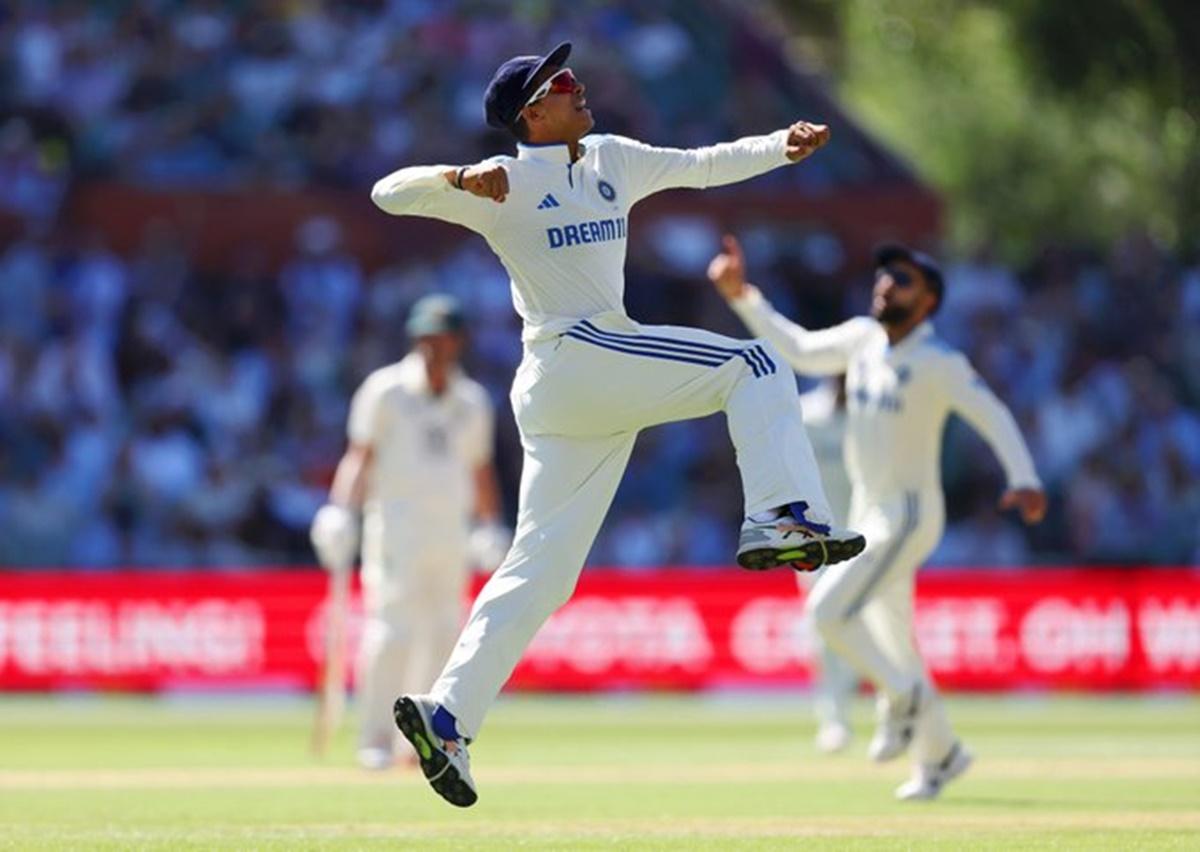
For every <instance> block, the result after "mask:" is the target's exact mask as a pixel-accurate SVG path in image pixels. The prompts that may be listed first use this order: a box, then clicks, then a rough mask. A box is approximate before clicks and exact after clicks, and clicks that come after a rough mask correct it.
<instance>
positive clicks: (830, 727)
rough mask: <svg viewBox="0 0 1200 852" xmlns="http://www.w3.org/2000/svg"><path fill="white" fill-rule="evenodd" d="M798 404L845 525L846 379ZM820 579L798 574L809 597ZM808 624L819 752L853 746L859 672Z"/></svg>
mask: <svg viewBox="0 0 1200 852" xmlns="http://www.w3.org/2000/svg"><path fill="white" fill-rule="evenodd" d="M800 407H801V408H802V409H803V410H804V428H805V429H806V430H807V431H808V437H809V440H811V441H812V447H813V453H814V454H815V455H816V457H817V468H818V469H819V470H820V471H821V481H822V482H823V483H824V484H825V496H827V497H828V498H829V508H830V509H831V510H832V511H833V520H834V523H836V524H838V525H840V526H846V525H847V524H848V520H847V519H848V518H849V516H850V477H849V476H847V474H846V463H845V461H844V456H845V453H844V450H843V447H844V444H845V440H846V377H845V376H836V377H833V378H827V379H825V380H823V381H822V382H821V383H820V384H818V385H817V386H816V387H815V388H813V389H812V390H810V391H806V392H805V393H802V394H800ZM818 577H820V574H819V573H816V572H812V571H799V572H797V573H796V581H797V582H798V583H799V584H800V588H801V589H803V590H804V593H805V597H807V596H808V594H809V593H810V592H811V591H812V587H813V584H814V583H815V582H816V581H817V578H818ZM806 622H807V624H808V627H809V633H810V639H811V641H812V648H813V659H814V661H815V663H816V665H815V667H814V669H813V713H814V715H815V716H816V718H817V732H816V736H815V738H814V742H815V745H816V747H817V751H821V752H824V753H826V754H833V753H835V752H839V751H842V750H843V749H845V748H846V747H847V746H848V745H850V741H851V740H852V739H853V737H854V735H853V731H852V730H851V728H850V710H851V705H852V703H853V700H854V694H855V691H856V690H857V689H858V681H859V677H858V672H856V671H855V670H854V667H853V666H851V665H850V664H849V663H847V662H846V661H845V660H843V659H842V658H841V657H839V656H838V655H837V654H836V653H835V652H834V650H833V649H832V648H830V647H829V644H828V643H827V642H825V640H824V639H822V638H821V631H819V630H817V629H816V625H814V624H813V623H812V622H811V621H807V620H806Z"/></svg>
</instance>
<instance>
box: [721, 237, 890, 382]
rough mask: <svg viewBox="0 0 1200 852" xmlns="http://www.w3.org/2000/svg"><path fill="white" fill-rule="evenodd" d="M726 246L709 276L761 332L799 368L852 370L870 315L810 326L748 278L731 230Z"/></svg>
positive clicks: (752, 328)
mask: <svg viewBox="0 0 1200 852" xmlns="http://www.w3.org/2000/svg"><path fill="white" fill-rule="evenodd" d="M723 246H724V250H723V251H722V252H721V253H720V254H718V255H717V256H716V257H714V258H713V259H712V262H711V263H710V264H709V265H708V277H709V280H710V281H712V282H713V284H714V285H715V286H716V288H717V292H719V293H720V294H721V295H722V296H723V297H724V298H725V300H726V301H727V302H728V303H729V306H730V307H731V308H732V309H733V311H734V313H736V314H737V315H738V316H739V317H741V318H742V322H744V323H745V324H746V327H747V328H749V329H750V331H751V333H753V334H754V335H755V336H756V337H762V338H765V339H766V340H768V341H770V342H771V343H772V344H773V345H774V346H775V348H776V349H778V350H779V352H780V354H781V355H783V357H784V358H786V359H787V361H788V363H789V364H791V365H792V369H794V370H796V372H798V373H805V374H808V375H814V376H833V375H838V374H840V373H844V372H846V368H847V366H848V365H849V363H850V358H851V356H852V355H853V354H854V351H855V350H856V349H857V348H858V347H859V346H861V345H862V342H863V340H864V339H865V336H866V335H867V334H869V333H870V331H871V326H870V321H869V320H850V321H849V322H844V323H842V324H841V325H835V326H833V327H832V328H826V329H822V330H821V331H809V330H808V329H806V328H804V327H803V326H801V325H799V324H798V323H794V322H792V321H791V320H789V319H787V318H786V317H784V316H783V315H782V314H780V313H779V312H778V311H776V310H775V309H774V308H773V307H771V303H770V302H768V301H767V300H766V299H765V298H763V295H762V293H760V292H759V290H758V288H757V287H755V286H754V285H753V284H750V283H749V282H748V281H746V260H745V257H744V256H743V254H742V247H741V245H740V244H739V243H738V241H737V239H736V238H734V237H733V236H732V235H729V234H727V235H726V236H725V238H724V241H723Z"/></svg>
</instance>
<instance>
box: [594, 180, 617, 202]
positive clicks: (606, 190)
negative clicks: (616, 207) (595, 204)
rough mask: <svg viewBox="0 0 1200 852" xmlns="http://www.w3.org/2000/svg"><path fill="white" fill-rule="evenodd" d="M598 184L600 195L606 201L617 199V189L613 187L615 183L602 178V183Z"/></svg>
mask: <svg viewBox="0 0 1200 852" xmlns="http://www.w3.org/2000/svg"><path fill="white" fill-rule="evenodd" d="M596 186H597V189H599V190H600V197H601V198H603V199H604V200H605V201H614V200H615V199H616V197H617V191H616V190H615V189H613V185H612V184H611V183H609V182H608V181H606V180H604V179H603V178H601V179H600V183H598V184H597V185H596Z"/></svg>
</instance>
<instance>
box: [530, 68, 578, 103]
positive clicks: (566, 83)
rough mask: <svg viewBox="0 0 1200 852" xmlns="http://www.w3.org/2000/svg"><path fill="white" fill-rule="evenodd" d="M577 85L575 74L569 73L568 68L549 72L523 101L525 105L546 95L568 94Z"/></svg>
mask: <svg viewBox="0 0 1200 852" xmlns="http://www.w3.org/2000/svg"><path fill="white" fill-rule="evenodd" d="M578 87H579V81H578V80H576V79H575V75H574V74H572V73H571V69H570V68H563V69H562V70H561V71H557V72H555V73H554V74H551V75H550V76H549V77H547V78H546V79H545V81H543V82H542V85H540V86H538V87H537V89H536V90H535V91H534V93H533V94H532V95H530V96H529V100H527V101H525V106H529V105H530V104H534V103H537V102H538V101H540V100H541V99H542V98H544V97H546V95H570V94H572V93H574V91H575V89H576V88H578Z"/></svg>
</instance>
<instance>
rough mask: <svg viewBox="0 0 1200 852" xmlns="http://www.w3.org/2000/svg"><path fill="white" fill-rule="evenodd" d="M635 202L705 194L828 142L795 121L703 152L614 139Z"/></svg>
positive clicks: (823, 133) (814, 127)
mask: <svg viewBox="0 0 1200 852" xmlns="http://www.w3.org/2000/svg"><path fill="white" fill-rule="evenodd" d="M617 138H618V141H619V144H620V145H621V147H622V151H623V153H624V155H625V165H626V168H627V170H628V173H629V187H630V191H631V192H632V193H633V196H634V200H635V201H636V200H638V199H641V198H645V197H646V196H648V195H653V194H654V193H656V192H660V191H662V190H664V189H672V188H690V189H704V188H705V187H709V186H721V185H723V184H727V183H737V182H739V181H743V180H746V179H748V178H752V177H755V176H757V175H761V174H764V173H765V172H769V171H771V170H772V169H776V168H778V167H780V166H785V165H787V164H788V163H796V162H799V161H800V160H803V159H804V158H805V157H808V156H809V155H810V154H812V153H813V152H814V151H816V150H817V149H818V148H820V147H821V146H823V145H824V144H825V143H826V142H828V141H829V128H828V127H826V126H825V125H824V124H810V123H809V122H807V121H798V122H796V123H795V124H793V125H792V126H791V127H788V128H785V129H783V130H777V131H775V132H774V133H771V134H768V135H766V136H746V137H744V138H742V139H738V140H736V141H734V142H722V143H721V144H719V145H709V146H707V147H704V148H688V149H683V148H658V147H655V146H653V145H646V144H645V143H642V142H637V141H635V140H633V139H625V138H621V137H617Z"/></svg>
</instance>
